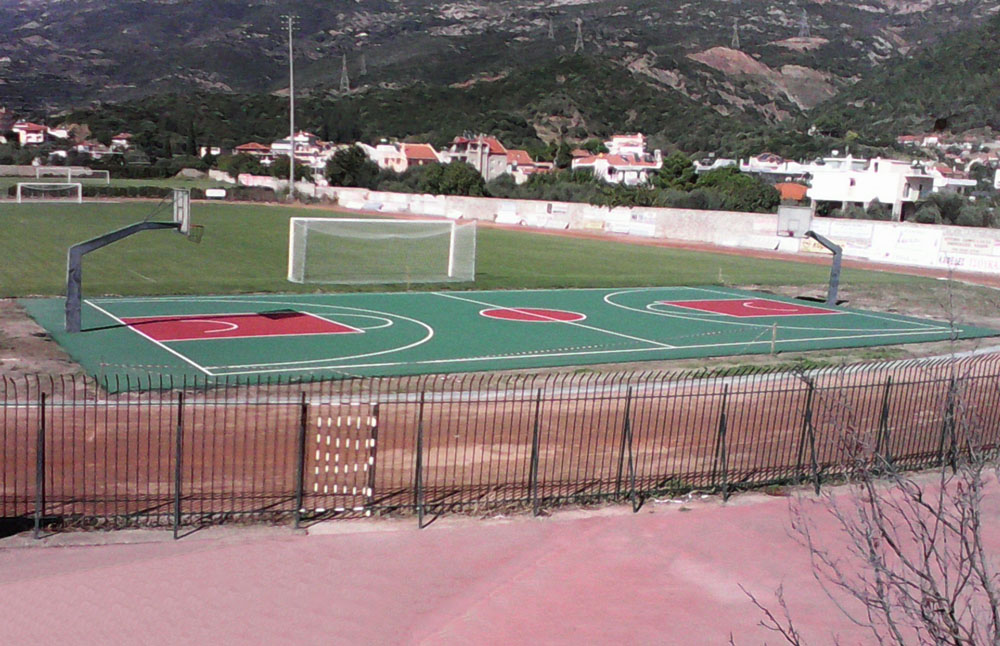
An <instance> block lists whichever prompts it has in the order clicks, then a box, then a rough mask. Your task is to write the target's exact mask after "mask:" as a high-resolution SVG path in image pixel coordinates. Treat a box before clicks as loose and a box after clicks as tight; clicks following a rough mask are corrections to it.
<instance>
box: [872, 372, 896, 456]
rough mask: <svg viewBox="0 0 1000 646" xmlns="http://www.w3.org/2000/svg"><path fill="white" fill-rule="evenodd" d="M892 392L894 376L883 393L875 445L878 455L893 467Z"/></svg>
mask: <svg viewBox="0 0 1000 646" xmlns="http://www.w3.org/2000/svg"><path fill="white" fill-rule="evenodd" d="M891 390H892V375H889V378H888V379H886V382H885V390H883V392H882V412H881V414H880V415H879V422H878V441H877V442H876V443H875V453H876V455H882V459H883V460H884V461H885V463H886V464H887V465H888V466H889V467H892V446H891V444H892V437H891V436H890V431H889V392H890V391H891Z"/></svg>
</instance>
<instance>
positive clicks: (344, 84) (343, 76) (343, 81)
mask: <svg viewBox="0 0 1000 646" xmlns="http://www.w3.org/2000/svg"><path fill="white" fill-rule="evenodd" d="M340 91H341V92H350V91H351V79H350V78H349V77H348V76H347V54H344V58H343V63H342V64H341V66H340Z"/></svg>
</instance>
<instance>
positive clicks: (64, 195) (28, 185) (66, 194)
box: [17, 182, 83, 204]
mask: <svg viewBox="0 0 1000 646" xmlns="http://www.w3.org/2000/svg"><path fill="white" fill-rule="evenodd" d="M25 202H45V203H48V204H51V203H75V204H80V203H82V202H83V184H81V183H80V182H18V183H17V203H18V204H23V203H25Z"/></svg>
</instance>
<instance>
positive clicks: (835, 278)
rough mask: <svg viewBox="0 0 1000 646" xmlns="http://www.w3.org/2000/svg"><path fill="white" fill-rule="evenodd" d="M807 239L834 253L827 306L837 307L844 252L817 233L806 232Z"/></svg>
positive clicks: (827, 291) (827, 292) (827, 293)
mask: <svg viewBox="0 0 1000 646" xmlns="http://www.w3.org/2000/svg"><path fill="white" fill-rule="evenodd" d="M806 237H807V238H812V239H813V240H815V241H816V242H818V243H820V244H821V245H823V246H824V247H826V248H827V249H829V250H830V251H831V252H832V253H833V266H832V267H831V268H830V286H829V288H827V290H826V304H827V305H836V304H837V292H838V291H839V289H840V263H841V260H842V259H843V256H844V250H843V249H842V248H841V246H840V245H838V244H836V243H834V242H833V241H832V240H830V239H829V238H827V237H826V236H822V235H820V234H818V233H816V232H815V231H812V230H809V231H806Z"/></svg>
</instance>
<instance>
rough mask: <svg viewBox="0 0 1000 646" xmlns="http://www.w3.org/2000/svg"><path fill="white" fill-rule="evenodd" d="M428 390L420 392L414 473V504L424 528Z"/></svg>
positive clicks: (418, 520) (419, 525) (418, 525)
mask: <svg viewBox="0 0 1000 646" xmlns="http://www.w3.org/2000/svg"><path fill="white" fill-rule="evenodd" d="M425 396H426V392H421V393H420V412H419V414H418V415H419V416H418V418H417V463H416V469H415V473H414V474H413V480H414V482H413V504H414V506H416V508H417V527H419V528H420V529H423V528H424V473H423V470H424V402H425V399H426V397H425Z"/></svg>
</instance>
